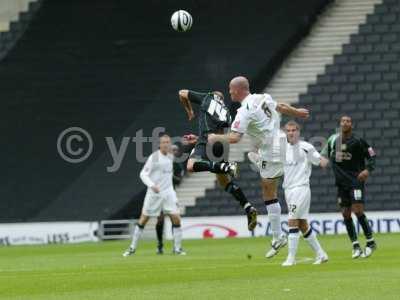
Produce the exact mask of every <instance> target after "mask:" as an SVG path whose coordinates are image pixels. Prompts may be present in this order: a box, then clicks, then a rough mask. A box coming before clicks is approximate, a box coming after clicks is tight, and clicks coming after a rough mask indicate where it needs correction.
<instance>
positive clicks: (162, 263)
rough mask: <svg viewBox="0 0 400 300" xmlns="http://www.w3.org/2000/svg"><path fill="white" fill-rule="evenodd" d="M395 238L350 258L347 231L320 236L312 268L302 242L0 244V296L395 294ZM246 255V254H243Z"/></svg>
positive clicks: (399, 268) (399, 274)
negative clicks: (131, 251)
mask: <svg viewBox="0 0 400 300" xmlns="http://www.w3.org/2000/svg"><path fill="white" fill-rule="evenodd" d="M399 237H400V236H399V235H398V234H391V235H379V236H377V237H376V238H377V241H378V246H379V249H378V251H377V252H375V253H374V255H373V257H371V258H369V259H359V260H351V258H350V248H349V246H350V243H349V242H348V240H347V237H346V236H344V235H342V236H325V237H320V240H321V243H322V245H323V247H324V248H325V249H326V251H327V252H328V254H329V256H330V260H329V262H328V263H327V264H324V265H320V266H314V265H312V264H311V261H310V260H309V259H308V258H312V256H313V255H312V253H311V250H309V249H308V246H307V245H306V244H305V242H304V241H302V240H301V241H300V248H299V255H298V256H299V257H298V259H299V260H301V262H300V263H298V264H297V265H296V266H294V267H291V268H282V267H281V266H280V264H281V263H282V261H283V260H284V258H285V256H286V253H287V252H286V251H287V250H286V249H285V250H282V252H281V253H280V254H279V255H278V256H277V257H275V258H274V259H272V260H267V259H265V258H264V253H265V249H266V246H267V242H268V241H269V239H266V238H253V239H224V240H196V241H185V243H184V246H185V249H186V250H187V252H188V255H187V256H186V257H183V256H173V255H171V254H169V251H170V248H167V249H166V250H167V254H164V255H163V256H157V255H156V254H155V243H154V242H150V241H143V242H142V243H141V244H140V245H139V249H138V252H137V253H136V254H135V255H134V256H132V257H129V258H123V257H122V256H121V254H122V252H123V250H124V249H125V248H126V246H127V245H128V242H127V241H125V242H106V243H97V244H96V243H91V244H79V245H51V246H21V247H8V248H5V247H3V248H0V299H96V300H99V299H243V300H244V299H296V300H297V299H318V300H321V299H340V300H343V299H357V300H359V299H363V300H364V299H399V297H400V296H399V295H400V256H399V249H400V238H399ZM247 254H251V255H252V259H248V258H247Z"/></svg>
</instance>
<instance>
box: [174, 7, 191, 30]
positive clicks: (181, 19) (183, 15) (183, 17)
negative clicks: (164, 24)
mask: <svg viewBox="0 0 400 300" xmlns="http://www.w3.org/2000/svg"><path fill="white" fill-rule="evenodd" d="M192 24H193V18H192V16H191V15H190V14H189V13H188V12H187V11H186V10H178V11H176V12H174V13H173V14H172V16H171V25H172V28H173V29H174V30H176V31H179V32H181V31H188V30H190V28H191V27H192Z"/></svg>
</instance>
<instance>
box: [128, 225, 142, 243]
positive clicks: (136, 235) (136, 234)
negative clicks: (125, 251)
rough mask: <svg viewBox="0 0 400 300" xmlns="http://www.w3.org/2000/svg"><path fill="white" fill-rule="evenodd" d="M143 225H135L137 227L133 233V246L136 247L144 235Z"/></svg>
mask: <svg viewBox="0 0 400 300" xmlns="http://www.w3.org/2000/svg"><path fill="white" fill-rule="evenodd" d="M143 229H144V226H143V227H140V226H139V224H136V225H135V228H134V229H133V234H132V243H131V248H132V249H136V247H137V244H138V241H139V239H140V237H141V236H142V233H143Z"/></svg>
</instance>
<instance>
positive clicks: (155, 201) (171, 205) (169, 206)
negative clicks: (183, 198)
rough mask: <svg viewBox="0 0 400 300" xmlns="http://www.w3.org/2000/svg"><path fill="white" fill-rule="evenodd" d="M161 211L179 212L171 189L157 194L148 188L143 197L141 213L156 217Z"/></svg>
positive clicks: (176, 200)
mask: <svg viewBox="0 0 400 300" xmlns="http://www.w3.org/2000/svg"><path fill="white" fill-rule="evenodd" d="M161 211H163V212H164V213H166V214H174V215H175V214H176V215H177V214H179V207H178V198H177V197H176V193H175V191H174V190H173V189H171V190H167V191H161V192H159V193H158V194H157V193H155V192H153V190H151V189H148V190H147V193H146V196H145V198H144V203H143V208H142V214H143V215H145V216H149V217H157V216H159V215H160V213H161Z"/></svg>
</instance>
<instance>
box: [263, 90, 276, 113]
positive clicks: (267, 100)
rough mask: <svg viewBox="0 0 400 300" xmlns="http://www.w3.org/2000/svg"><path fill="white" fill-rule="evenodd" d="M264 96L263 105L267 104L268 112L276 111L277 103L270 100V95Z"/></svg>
mask: <svg viewBox="0 0 400 300" xmlns="http://www.w3.org/2000/svg"><path fill="white" fill-rule="evenodd" d="M264 96H265V103H267V107H268V108H269V109H270V110H276V107H277V106H278V103H277V102H276V101H275V100H274V99H272V97H271V95H269V94H264Z"/></svg>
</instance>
